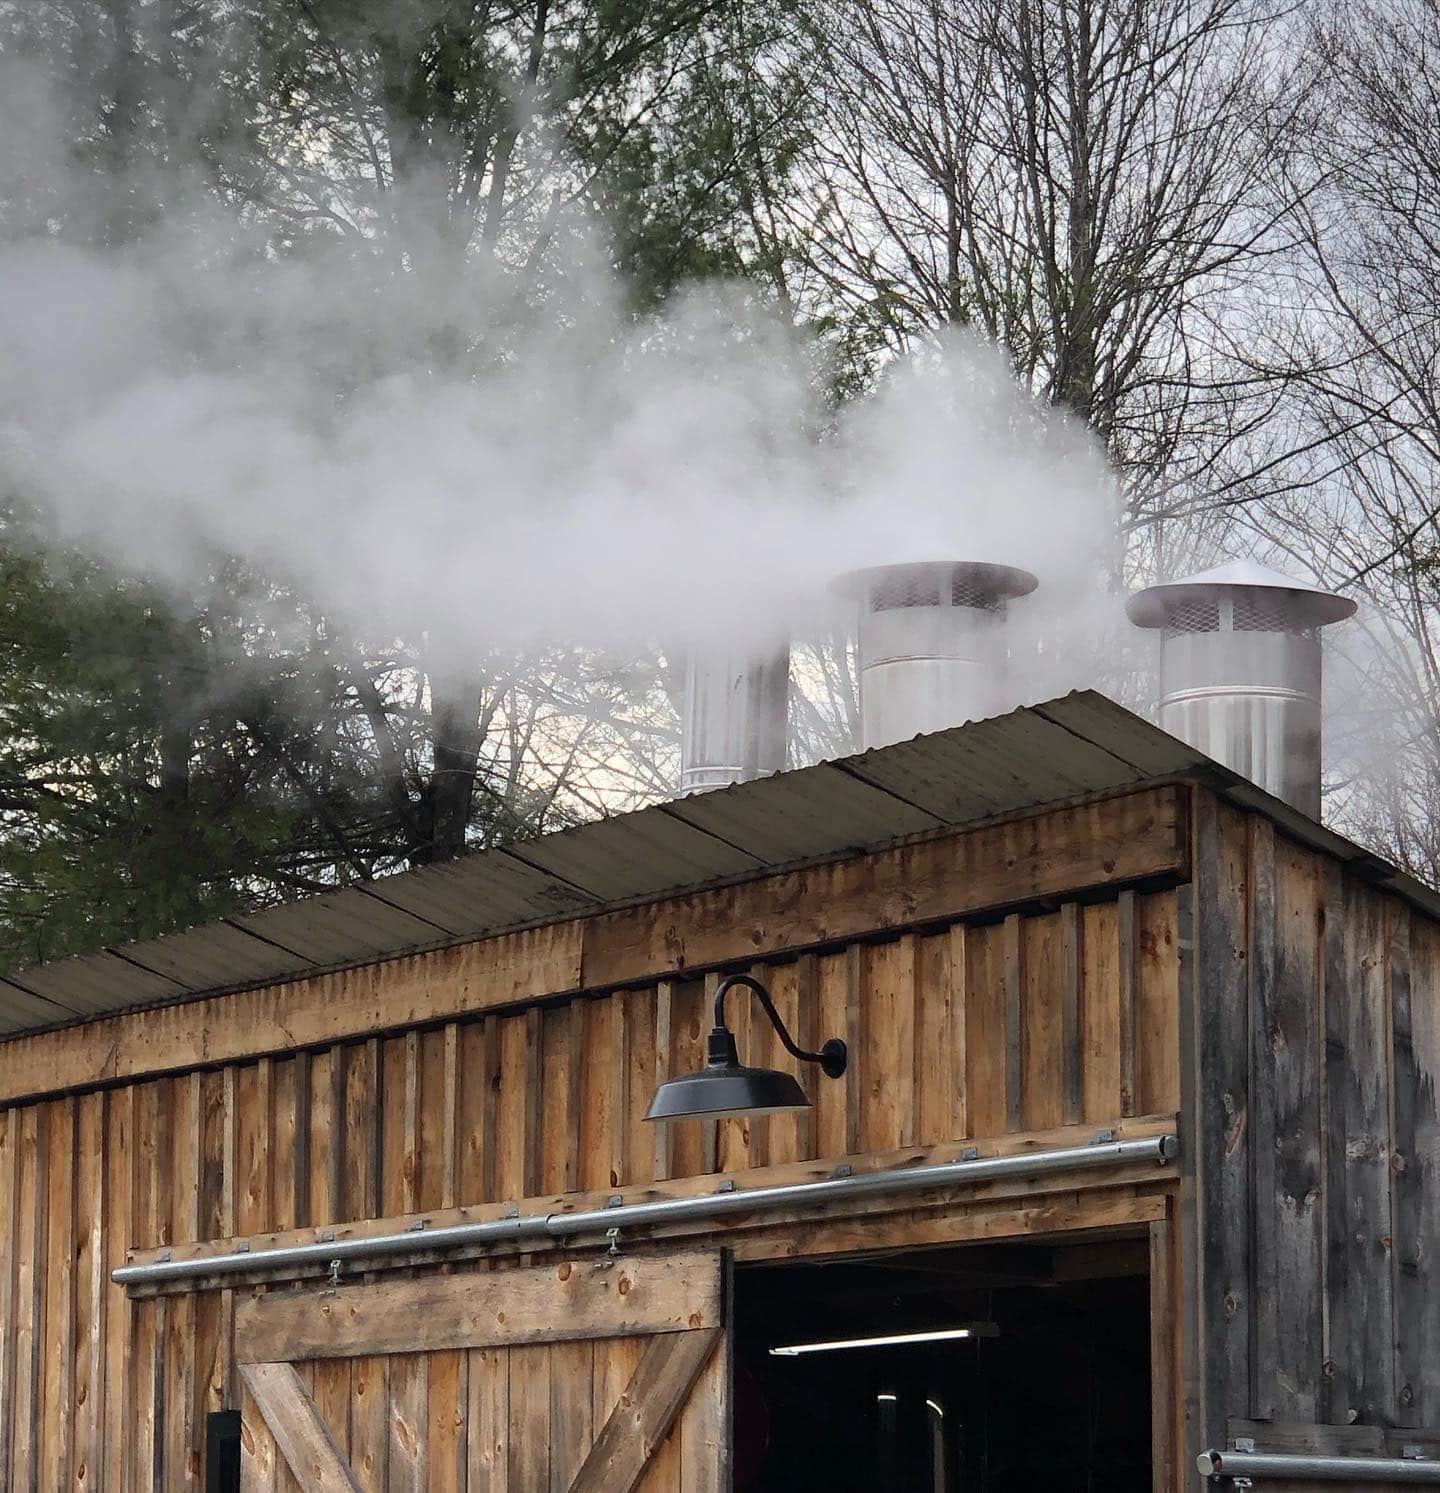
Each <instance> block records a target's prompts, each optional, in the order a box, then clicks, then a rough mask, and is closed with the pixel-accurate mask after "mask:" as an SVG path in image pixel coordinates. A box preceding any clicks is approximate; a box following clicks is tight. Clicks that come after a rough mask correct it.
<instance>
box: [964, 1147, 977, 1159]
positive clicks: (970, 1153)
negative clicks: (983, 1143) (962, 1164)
mask: <svg viewBox="0 0 1440 1493" xmlns="http://www.w3.org/2000/svg"><path fill="white" fill-rule="evenodd" d="M960 1159H961V1161H979V1159H980V1147H979V1146H966V1147H965V1149H964V1150H963V1151H962V1152H961V1153H960Z"/></svg>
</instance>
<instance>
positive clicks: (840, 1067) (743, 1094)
mask: <svg viewBox="0 0 1440 1493" xmlns="http://www.w3.org/2000/svg"><path fill="white" fill-rule="evenodd" d="M736 985H743V986H744V987H745V988H746V989H747V990H752V991H754V993H755V994H756V996H757V997H759V1000H760V1004H761V1005H762V1006H763V1007H764V1009H765V1014H766V1015H767V1016H768V1017H769V1018H770V1025H771V1026H773V1027H774V1028H775V1031H776V1033H777V1035H778V1036H779V1038H780V1041H781V1042H782V1043H783V1044H784V1046H785V1051H786V1052H788V1053H789V1054H790V1056H791V1057H793V1058H798V1059H799V1061H800V1062H802V1063H819V1064H820V1068H821V1071H822V1072H823V1073H824V1074H825V1075H826V1076H827V1077H829V1078H839V1077H840V1075H841V1074H842V1073H844V1071H845V1062H846V1059H847V1057H848V1056H849V1054H848V1052H847V1050H846V1047H845V1044H844V1042H842V1041H841V1040H840V1038H839V1037H832V1038H831V1039H830V1040H829V1041H828V1042H827V1043H826V1044H825V1045H824V1046H823V1047H822V1048H821V1049H820V1051H819V1052H806V1051H805V1049H804V1048H802V1047H797V1046H796V1045H795V1042H794V1040H793V1039H792V1037H791V1036H790V1033H789V1032H788V1031H786V1030H785V1023H784V1022H783V1021H781V1019H780V1013H779V1012H778V1011H777V1010H776V1009H775V1003H774V1001H772V1000H771V999H770V992H769V991H768V990H766V988H765V987H764V986H763V985H762V984H761V983H760V981H759V980H756V979H753V978H752V977H751V976H749V975H731V976H730V978H729V979H727V980H722V981H721V982H720V988H719V989H718V990H717V991H716V992H715V1026H714V1028H713V1029H712V1031H711V1033H710V1037H709V1040H708V1044H707V1046H708V1056H707V1059H706V1063H705V1066H704V1068H703V1069H701V1071H700V1072H699V1073H686V1074H684V1075H683V1076H682V1077H680V1078H672V1079H671V1080H670V1081H669V1082H668V1083H662V1084H661V1085H660V1087H659V1088H658V1089H657V1090H656V1091H655V1097H654V1098H653V1099H652V1100H651V1101H650V1108H649V1109H648V1110H647V1111H646V1113H645V1118H646V1119H647V1120H683V1119H688V1118H690V1117H692V1116H699V1117H704V1118H706V1119H712V1120H713V1119H720V1118H723V1117H724V1116H725V1115H773V1114H779V1113H781V1112H783V1111H784V1110H791V1109H808V1108H809V1107H810V1101H809V1100H808V1099H807V1098H806V1097H805V1091H804V1089H802V1088H801V1087H800V1085H799V1083H798V1082H797V1081H796V1079H795V1076H794V1074H791V1073H781V1072H780V1071H779V1070H778V1069H776V1068H747V1067H745V1066H744V1065H743V1064H742V1063H741V1062H740V1054H739V1052H738V1051H737V1050H736V1047H735V1034H734V1032H732V1031H731V1030H730V1028H729V1027H728V1026H726V1025H725V997H726V996H727V995H728V994H729V993H730V991H731V990H732V989H733V988H734V987H735V986H736Z"/></svg>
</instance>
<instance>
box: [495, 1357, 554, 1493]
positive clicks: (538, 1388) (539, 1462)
mask: <svg viewBox="0 0 1440 1493" xmlns="http://www.w3.org/2000/svg"><path fill="white" fill-rule="evenodd" d="M509 1358H510V1428H509V1436H508V1444H507V1446H506V1449H505V1450H506V1455H507V1457H508V1458H509V1463H510V1471H509V1478H510V1487H511V1488H512V1489H513V1490H514V1493H522V1490H523V1493H543V1490H544V1489H546V1488H548V1487H549V1486H550V1345H549V1344H548V1343H530V1344H527V1345H525V1346H523V1347H516V1348H511V1349H510V1350H509Z"/></svg>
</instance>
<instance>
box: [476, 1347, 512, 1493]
mask: <svg viewBox="0 0 1440 1493" xmlns="http://www.w3.org/2000/svg"><path fill="white" fill-rule="evenodd" d="M469 1360H470V1382H469V1394H470V1409H469V1415H468V1417H467V1421H468V1425H469V1431H470V1436H469V1444H468V1446H467V1448H466V1459H467V1460H466V1475H467V1477H468V1480H469V1481H468V1487H469V1489H470V1490H471V1493H509V1487H510V1458H509V1456H508V1455H507V1453H506V1443H507V1442H508V1441H509V1437H510V1350H509V1349H508V1348H477V1349H475V1350H474V1351H473V1352H472V1353H470V1354H469Z"/></svg>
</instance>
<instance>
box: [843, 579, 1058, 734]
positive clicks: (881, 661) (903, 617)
mask: <svg viewBox="0 0 1440 1493" xmlns="http://www.w3.org/2000/svg"><path fill="white" fill-rule="evenodd" d="M1037 584H1038V582H1037V581H1036V579H1035V577H1034V576H1033V575H1031V574H1030V572H1029V571H1027V570H1014V569H1012V568H1011V567H1010V566H1008V565H982V564H977V563H975V562H973V561H956V560H941V561H930V560H927V561H921V562H919V563H917V564H909V565H880V566H876V567H875V568H873V569H869V570H858V571H855V572H853V573H852V574H851V575H848V576H846V577H845V578H844V579H843V580H842V581H841V582H840V585H841V588H842V590H843V591H844V592H845V593H846V594H848V595H850V596H853V597H854V598H855V600H856V601H857V602H858V604H859V611H860V615H859V625H858V629H857V637H858V643H859V668H860V718H861V729H862V733H863V737H864V745H865V747H866V748H867V749H868V748H870V747H879V746H889V745H890V744H891V743H892V742H896V741H908V740H909V739H910V738H911V737H912V736H918V735H920V734H921V733H923V732H927V731H943V730H944V729H945V728H946V727H947V726H958V725H960V724H962V723H963V722H964V721H967V720H978V719H980V718H982V717H984V716H987V715H994V714H995V713H996V712H997V711H999V710H1003V709H1005V708H1006V707H1007V705H1008V704H1009V703H1010V702H1009V701H1008V700H1007V699H1006V695H1005V676H1006V663H1007V659H1006V643H1005V609H1006V606H1007V604H1008V603H1009V601H1010V599H1011V598H1012V597H1015V596H1025V595H1027V594H1028V593H1029V592H1031V591H1033V590H1034V589H1035V587H1036V585H1037Z"/></svg>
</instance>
